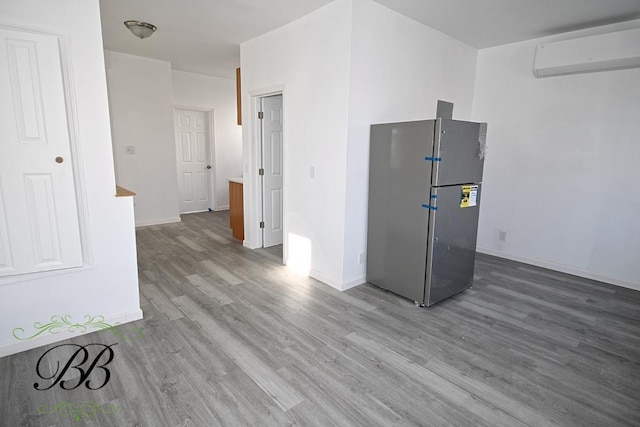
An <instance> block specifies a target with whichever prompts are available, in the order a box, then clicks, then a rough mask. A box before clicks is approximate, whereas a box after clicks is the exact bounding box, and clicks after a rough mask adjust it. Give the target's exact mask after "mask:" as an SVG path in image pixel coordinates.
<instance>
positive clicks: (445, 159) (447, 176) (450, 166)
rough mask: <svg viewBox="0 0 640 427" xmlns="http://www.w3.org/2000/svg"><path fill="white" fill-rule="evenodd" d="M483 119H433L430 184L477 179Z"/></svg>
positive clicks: (479, 170)
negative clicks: (474, 120)
mask: <svg viewBox="0 0 640 427" xmlns="http://www.w3.org/2000/svg"><path fill="white" fill-rule="evenodd" d="M486 129H487V127H486V123H474V122H463V121H460V120H447V119H437V120H436V129H435V143H434V147H433V158H434V162H433V164H434V168H433V177H432V181H433V185H434V186H443V185H453V184H460V183H463V182H481V181H482V169H483V165H484V156H483V152H482V150H481V146H482V145H484V142H485V141H484V139H485V138H486Z"/></svg>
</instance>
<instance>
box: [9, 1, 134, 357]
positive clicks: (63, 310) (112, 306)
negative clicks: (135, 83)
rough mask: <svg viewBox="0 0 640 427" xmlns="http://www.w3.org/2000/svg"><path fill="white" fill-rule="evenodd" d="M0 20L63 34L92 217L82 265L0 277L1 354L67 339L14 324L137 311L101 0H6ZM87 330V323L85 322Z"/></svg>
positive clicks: (114, 317) (125, 317) (130, 316)
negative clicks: (28, 336)
mask: <svg viewBox="0 0 640 427" xmlns="http://www.w3.org/2000/svg"><path fill="white" fill-rule="evenodd" d="M0 20H1V21H2V22H3V23H12V24H15V25H24V26H28V27H32V28H37V29H41V30H44V31H53V32H56V33H62V34H67V35H68V42H69V46H70V65H71V73H72V81H71V90H72V92H73V101H75V105H76V113H77V128H78V135H79V145H80V156H79V158H78V161H79V162H80V166H81V168H82V170H83V174H84V182H85V189H86V191H85V192H86V208H87V212H88V216H89V218H90V221H89V222H90V224H89V225H90V228H89V239H90V241H91V247H90V252H91V253H92V254H93V261H92V262H91V265H89V266H88V268H87V269H85V270H84V271H79V272H69V273H66V274H59V275H56V276H52V277H48V278H41V279H36V280H28V281H20V282H16V283H13V284H3V285H0V356H3V355H6V354H10V353H13V352H16V351H19V350H22V349H26V348H31V347H34V346H38V345H42V344H44V343H46V342H53V341H56V340H61V339H65V338H67V337H68V335H67V334H65V333H59V334H57V335H51V334H48V333H47V334H43V335H42V336H41V338H38V339H34V340H30V341H17V340H16V339H15V338H13V336H12V331H13V330H14V328H17V327H21V328H24V329H25V333H28V332H34V331H35V330H34V323H35V322H41V323H46V322H48V321H49V319H50V318H51V316H54V315H69V316H70V318H71V320H72V321H80V322H83V321H84V320H85V319H84V316H85V315H87V314H88V315H103V316H105V317H106V319H107V322H109V323H115V322H125V321H130V320H135V319H139V318H141V317H142V312H141V311H140V304H139V299H138V278H137V263H136V247H135V233H134V220H133V207H132V200H131V198H129V197H125V198H116V197H115V180H114V174H113V157H112V152H111V139H110V129H109V112H108V107H107V90H106V82H105V72H104V62H103V56H102V36H101V33H100V16H99V7H98V0H67V1H65V2H55V4H53V3H52V2H50V1H48V0H32V1H29V2H24V1H20V0H10V1H6V0H5V1H3V2H2V5H1V6H0ZM89 332H91V330H89Z"/></svg>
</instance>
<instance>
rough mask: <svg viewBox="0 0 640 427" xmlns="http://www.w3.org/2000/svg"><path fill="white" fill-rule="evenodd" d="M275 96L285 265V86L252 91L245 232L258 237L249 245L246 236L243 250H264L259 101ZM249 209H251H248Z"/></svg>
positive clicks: (286, 178)
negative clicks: (278, 103)
mask: <svg viewBox="0 0 640 427" xmlns="http://www.w3.org/2000/svg"><path fill="white" fill-rule="evenodd" d="M273 95H282V123H283V126H282V194H283V197H282V257H283V263H284V260H286V259H287V253H288V245H287V238H286V236H287V221H286V218H287V197H286V194H287V190H286V188H287V182H288V168H287V164H288V162H287V129H286V123H287V109H286V99H287V98H286V91H285V88H284V86H276V87H270V88H265V89H260V90H252V91H249V96H250V97H251V104H250V105H251V135H250V143H251V161H250V162H249V166H248V169H249V170H248V171H247V172H246V174H247V178H248V179H247V180H246V181H247V183H248V184H249V185H251V187H252V189H253V191H251V192H248V191H246V188H245V193H244V194H245V218H244V227H245V230H249V229H250V230H252V235H255V236H256V238H255V241H253V242H250V241H247V240H246V236H247V234H248V233H245V241H244V242H243V244H244V246H247V247H250V248H253V249H257V248H262V247H263V245H264V241H263V235H262V230H261V229H260V221H261V217H262V207H263V206H262V203H263V188H262V182H261V181H260V176H259V175H258V168H260V164H261V162H262V153H261V149H262V147H261V140H260V136H261V135H260V134H261V132H262V129H261V126H260V120H259V119H258V112H259V111H260V99H261V98H266V97H268V96H273ZM247 208H249V209H247Z"/></svg>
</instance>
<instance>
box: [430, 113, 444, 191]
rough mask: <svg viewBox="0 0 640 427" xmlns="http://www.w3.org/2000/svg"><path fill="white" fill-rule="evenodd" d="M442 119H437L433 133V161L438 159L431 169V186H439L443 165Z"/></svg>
mask: <svg viewBox="0 0 640 427" xmlns="http://www.w3.org/2000/svg"><path fill="white" fill-rule="evenodd" d="M443 133H444V131H443V130H442V119H436V123H435V127H434V131H433V134H434V135H433V157H432V159H438V161H434V162H433V166H432V167H431V185H438V173H439V172H440V163H442V155H441V154H440V141H441V140H442V134H443Z"/></svg>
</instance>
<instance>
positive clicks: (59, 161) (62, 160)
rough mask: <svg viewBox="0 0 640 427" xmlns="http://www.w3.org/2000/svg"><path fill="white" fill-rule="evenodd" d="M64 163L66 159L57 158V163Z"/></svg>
mask: <svg viewBox="0 0 640 427" xmlns="http://www.w3.org/2000/svg"><path fill="white" fill-rule="evenodd" d="M62 162H64V159H63V158H62V157H60V156H58V157H56V163H62Z"/></svg>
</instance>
